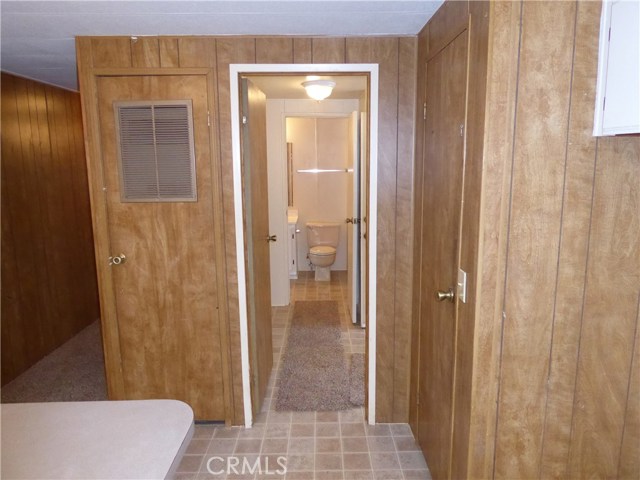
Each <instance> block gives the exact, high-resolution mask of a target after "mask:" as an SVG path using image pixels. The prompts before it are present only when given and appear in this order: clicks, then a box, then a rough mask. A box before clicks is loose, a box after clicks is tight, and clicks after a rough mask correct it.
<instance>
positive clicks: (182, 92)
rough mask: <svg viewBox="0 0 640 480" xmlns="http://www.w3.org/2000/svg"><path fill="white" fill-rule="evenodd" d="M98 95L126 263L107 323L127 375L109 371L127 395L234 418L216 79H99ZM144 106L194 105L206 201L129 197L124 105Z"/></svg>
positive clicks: (118, 268) (112, 226)
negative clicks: (215, 144) (210, 114)
mask: <svg viewBox="0 0 640 480" xmlns="http://www.w3.org/2000/svg"><path fill="white" fill-rule="evenodd" d="M97 94H98V108H99V116H100V143H101V150H102V168H103V171H104V178H105V186H104V188H105V195H104V197H103V198H104V201H105V202H106V211H107V217H108V219H107V222H108V231H109V238H108V241H109V244H110V249H111V255H113V256H120V255H121V254H124V255H125V257H126V261H124V262H122V263H120V264H119V265H112V266H111V267H110V272H111V279H112V282H113V290H114V292H115V302H116V305H115V312H116V317H117V318H103V319H102V321H103V324H104V326H105V327H108V330H110V331H117V332H118V338H117V341H118V343H119V350H120V364H121V369H120V371H107V375H108V376H110V377H112V378H114V377H115V378H117V381H116V383H118V384H120V383H121V384H122V387H123V389H122V390H123V391H124V398H125V399H151V398H172V399H178V400H183V401H185V402H186V403H188V404H189V405H191V407H192V408H193V410H194V412H195V417H196V419H199V420H224V419H225V408H224V396H223V380H222V379H223V370H222V369H223V363H222V352H223V347H222V345H221V341H220V339H221V334H220V331H221V328H220V327H221V326H220V322H221V320H220V317H219V312H218V296H219V295H222V294H223V292H221V291H219V288H218V285H217V284H216V269H217V268H221V267H220V266H219V265H216V255H215V247H216V242H222V241H223V239H221V238H215V236H214V198H215V196H214V193H215V192H214V189H215V188H216V186H215V185H214V183H213V182H212V174H211V170H212V169H211V152H210V143H209V142H210V139H209V127H208V120H207V104H208V99H207V83H206V77H205V76H204V75H191V76H186V75H185V76H178V75H176V76H130V77H99V78H98V79H97ZM140 100H143V101H144V100H147V101H148V100H153V101H168V100H191V102H192V120H193V140H194V152H195V175H196V181H197V183H196V189H197V201H194V202H181V201H166V202H151V201H144V202H126V201H123V200H122V199H121V181H120V180H121V179H120V170H119V162H118V155H119V153H118V152H119V147H118V144H117V134H116V118H115V114H114V102H121V101H140ZM98 260H99V261H105V262H106V261H107V259H98ZM101 288H107V287H105V286H104V285H103V286H102V287H101ZM112 310H113V309H112ZM103 311H104V309H103ZM113 322H115V323H116V325H113ZM109 350H111V351H117V348H113V349H109Z"/></svg>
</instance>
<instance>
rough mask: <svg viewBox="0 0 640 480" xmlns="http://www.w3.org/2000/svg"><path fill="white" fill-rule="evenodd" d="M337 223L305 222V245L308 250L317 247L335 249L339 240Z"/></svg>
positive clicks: (338, 224)
mask: <svg viewBox="0 0 640 480" xmlns="http://www.w3.org/2000/svg"><path fill="white" fill-rule="evenodd" d="M340 226H341V224H340V223H338V222H307V243H308V244H309V248H311V247H315V246H318V245H328V246H330V247H337V246H338V241H339V240H340Z"/></svg>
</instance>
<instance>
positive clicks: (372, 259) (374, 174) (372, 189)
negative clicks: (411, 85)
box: [229, 63, 378, 428]
mask: <svg viewBox="0 0 640 480" xmlns="http://www.w3.org/2000/svg"><path fill="white" fill-rule="evenodd" d="M263 73H271V74H274V73H275V74H277V73H283V74H287V73H303V74H304V73H315V74H318V73H320V74H326V73H334V74H341V73H363V74H368V75H369V98H370V105H369V115H370V122H371V123H370V136H369V157H370V158H369V219H368V225H367V235H368V240H369V264H368V269H369V270H368V272H369V275H368V278H369V289H368V290H369V295H368V297H367V301H368V304H369V317H368V325H367V327H368V329H369V332H368V337H369V339H368V341H369V364H368V373H369V375H368V378H369V391H368V400H369V402H368V405H367V406H368V412H369V418H368V422H369V424H371V425H373V424H375V422H376V414H375V412H376V298H377V296H376V271H377V268H376V267H377V265H376V253H377V252H376V250H377V249H376V247H377V245H376V242H377V224H378V64H375V63H366V64H365V63H352V64H231V65H229V74H230V97H231V141H232V159H233V205H234V210H235V227H236V259H237V269H238V308H239V315H240V352H241V358H242V394H243V402H244V419H245V420H244V421H245V427H247V428H250V427H251V425H252V424H253V412H252V409H251V381H250V371H249V326H248V321H247V301H246V298H247V290H246V288H247V286H246V278H247V275H246V273H247V272H246V271H245V259H244V222H243V211H242V171H241V156H240V152H241V146H240V93H239V89H238V87H239V80H240V77H241V75H243V74H263ZM363 307H364V306H363Z"/></svg>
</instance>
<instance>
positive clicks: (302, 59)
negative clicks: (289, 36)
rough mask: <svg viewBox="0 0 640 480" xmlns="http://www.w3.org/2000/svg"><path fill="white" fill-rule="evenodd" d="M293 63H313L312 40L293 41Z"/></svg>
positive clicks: (295, 39) (298, 39) (297, 39)
mask: <svg viewBox="0 0 640 480" xmlns="http://www.w3.org/2000/svg"><path fill="white" fill-rule="evenodd" d="M293 63H312V55H311V39H310V38H294V39H293Z"/></svg>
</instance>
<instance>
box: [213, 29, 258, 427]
mask: <svg viewBox="0 0 640 480" xmlns="http://www.w3.org/2000/svg"><path fill="white" fill-rule="evenodd" d="M255 56H256V52H255V39H253V38H219V39H217V40H216V58H217V87H218V89H217V97H218V109H217V116H218V125H219V139H220V142H219V148H220V166H221V174H222V178H221V182H222V185H223V190H222V203H223V205H224V234H225V245H226V260H227V263H226V271H227V295H228V309H229V312H228V318H229V340H230V348H231V375H232V378H233V398H234V421H233V423H234V425H240V424H242V423H244V410H243V400H242V365H241V358H240V313H239V311H238V272H237V266H236V265H237V263H236V251H235V216H234V215H235V213H234V206H233V188H224V186H225V185H227V186H231V185H233V159H232V151H231V105H230V101H231V98H230V90H229V64H230V63H254V62H255Z"/></svg>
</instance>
